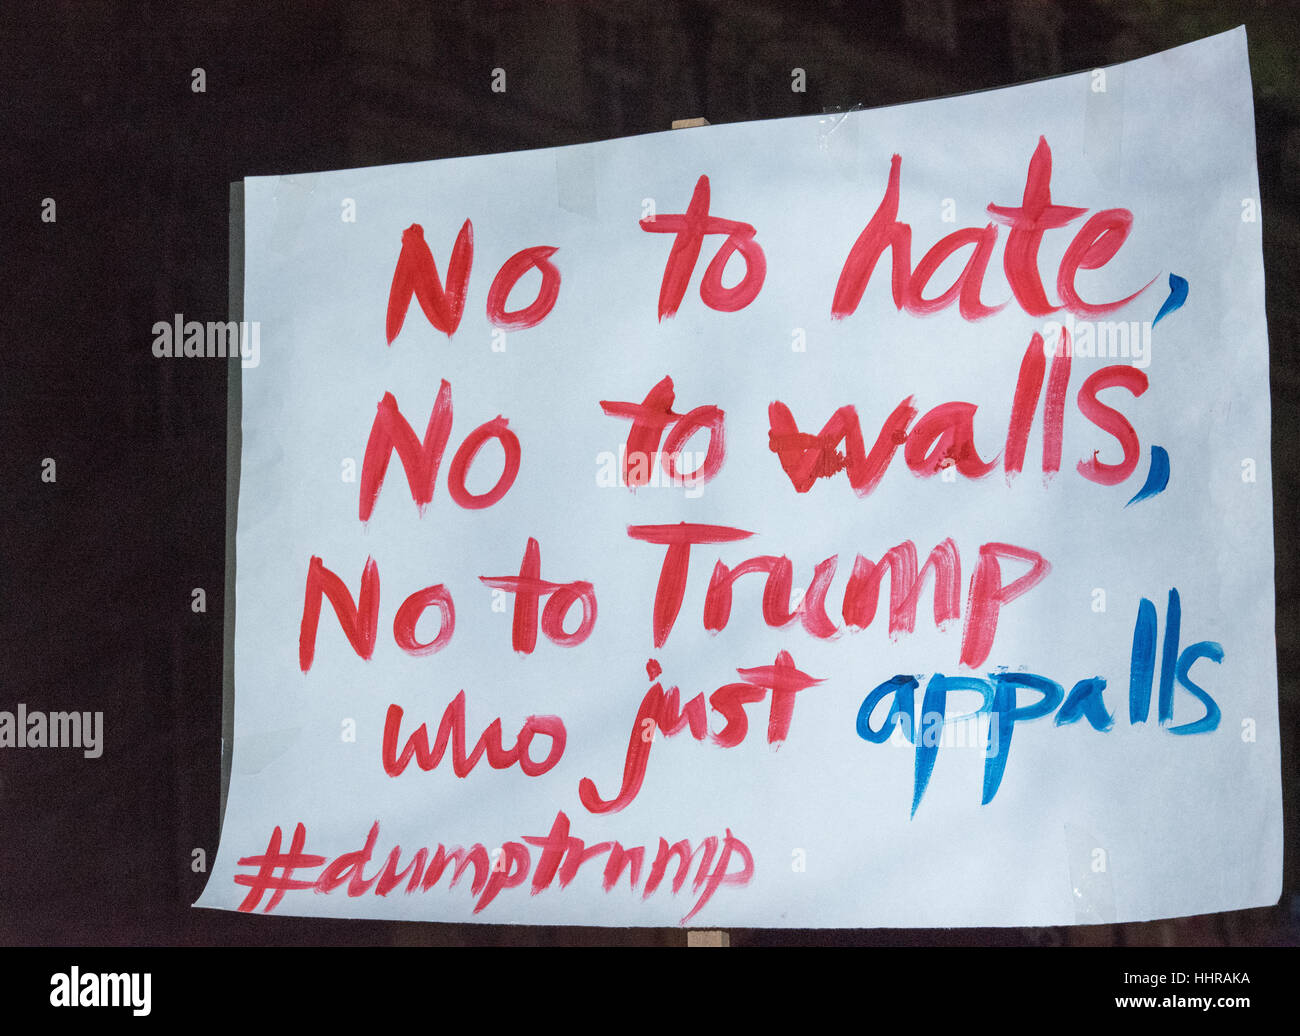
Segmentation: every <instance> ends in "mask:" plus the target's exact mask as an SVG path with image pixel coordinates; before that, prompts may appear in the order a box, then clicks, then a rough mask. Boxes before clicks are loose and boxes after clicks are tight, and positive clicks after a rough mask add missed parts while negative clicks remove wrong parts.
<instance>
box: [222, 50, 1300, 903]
mask: <svg viewBox="0 0 1300 1036" xmlns="http://www.w3.org/2000/svg"><path fill="white" fill-rule="evenodd" d="M1253 126H1254V123H1253V109H1252V102H1251V91H1250V82H1249V75H1248V69H1247V51H1246V37H1245V33H1244V30H1238V31H1235V32H1231V33H1227V34H1225V35H1222V36H1218V37H1214V38H1212V39H1208V40H1204V41H1202V42H1199V43H1195V44H1193V45H1190V46H1186V47H1182V48H1179V49H1177V50H1174V51H1170V52H1167V53H1164V54H1158V55H1156V56H1153V57H1149V58H1146V59H1143V60H1140V61H1134V62H1131V63H1128V64H1125V65H1121V66H1117V67H1112V68H1107V69H1099V70H1096V71H1093V72H1088V73H1080V74H1078V75H1071V76H1065V77H1062V78H1057V79H1052V80H1049V81H1045V82H1037V83H1032V84H1029V85H1025V86H1019V87H1014V88H1010V89H1005V90H998V91H993V92H988V93H979V94H972V95H967V96H961V97H954V98H949V99H945V100H937V101H931V102H927V103H921V104H911V105H903V106H899V107H893V108H887V109H883V110H879V111H865V112H852V113H847V114H836V115H827V116H824V117H812V118H798V119H786V120H780V121H771V122H757V123H745V124H738V125H727V126H716V127H709V128H700V129H691V130H684V131H677V132H665V133H659V134H653V135H650V136H644V137H636V138H632V139H625V140H613V141H608V142H604V143H598V144H589V145H582V146H578V147H568V148H557V149H548V150H538V151H526V152H520V153H514V154H505V155H490V156H482V157H472V158H457V159H450V160H444V161H435V162H426V163H418V164H413V165H401V166H390V167H381V168H369V169H354V170H343V171H338V172H327V173H318V174H313V175H295V176H283V177H259V178H252V179H249V180H247V181H246V182H245V192H246V193H245V201H246V231H245V234H246V241H245V281H244V291H245V299H244V302H245V316H246V318H247V319H248V320H249V321H253V322H256V327H257V330H258V334H259V342H260V349H259V352H258V354H257V362H256V365H253V364H252V363H248V362H247V361H246V364H245V369H244V370H243V371H242V375H243V388H242V392H243V452H242V465H241V477H240V486H239V506H238V552H237V595H236V602H235V607H236V634H235V688H236V699H235V701H236V705H235V736H234V742H233V746H232V748H233V776H232V779H231V783H230V789H229V801H228V806H227V810H226V815H225V818H224V827H223V831H222V838H221V846H220V851H219V854H218V857H217V859H216V861H215V864H214V868H213V872H212V875H211V879H210V881H209V883H208V886H207V889H206V890H205V892H204V894H203V897H202V899H201V900H200V902H199V904H198V905H199V906H204V907H219V908H225V909H240V910H248V911H255V912H259V913H279V914H297V915H314V916H331V917H369V918H389V919H423V920H435V921H481V922H495V923H527V924H548V925H549V924H584V925H593V924H595V925H676V924H690V925H704V926H709V927H725V926H797V927H867V926H916V927H923V926H952V925H1048V924H1050V925H1060V924H1074V923H1091V922H1102V921H1135V920H1143V919H1149V918H1155V917H1165V916H1177V915H1185V914H1195V913H1204V912H1210V911H1220V910H1231V909H1237V908H1244V907H1252V906H1258V905H1262V904H1268V903H1272V902H1275V901H1276V899H1277V898H1278V896H1279V894H1280V889H1281V860H1282V841H1281V838H1282V825H1281V791H1280V779H1279V771H1280V760H1279V735H1278V714H1277V678H1276V671H1275V648H1274V633H1273V629H1274V626H1273V623H1274V615H1273V578H1272V573H1273V537H1272V504H1271V496H1270V492H1271V490H1270V485H1271V472H1270V465H1269V447H1270V436H1269V384H1268V348H1267V332H1266V328H1265V322H1264V283H1263V267H1262V259H1261V246H1260V225H1261V224H1260V215H1259V209H1258V204H1259V195H1258V185H1257V177H1256V167H1255V144H1254V130H1253ZM476 746H477V747H476Z"/></svg>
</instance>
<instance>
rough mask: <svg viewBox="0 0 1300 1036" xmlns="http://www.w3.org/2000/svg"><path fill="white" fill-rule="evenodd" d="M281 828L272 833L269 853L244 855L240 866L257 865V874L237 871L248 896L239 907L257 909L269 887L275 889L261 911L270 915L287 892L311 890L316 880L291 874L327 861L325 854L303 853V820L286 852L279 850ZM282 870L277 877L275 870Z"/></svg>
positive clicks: (238, 881)
mask: <svg viewBox="0 0 1300 1036" xmlns="http://www.w3.org/2000/svg"><path fill="white" fill-rule="evenodd" d="M280 839H281V834H280V829H279V828H278V827H277V828H276V829H275V832H274V833H273V834H272V835H271V842H270V844H269V845H267V847H266V853H265V855H263V856H245V857H242V858H241V859H240V861H239V866H241V867H256V868H258V871H257V873H256V874H236V875H235V884H236V885H247V886H249V888H248V895H247V896H245V897H244V901H243V902H242V903H240V904H239V909H240V910H242V911H245V912H248V911H251V910H253V909H254V908H256V906H257V904H258V903H260V902H261V901H262V893H263V892H266V891H267V890H268V889H271V890H273V891H272V893H271V899H270V901H269V902H268V903H267V904H266V909H265V910H263V911H262V912H263V913H265V914H269V913H270V912H271V911H272V910H274V909H275V907H276V904H277V903H279V902H280V900H282V899H283V898H284V894H285V892H286V891H288V890H289V889H309V888H311V887H312V886H313V885H314V884H315V882H312V881H301V880H299V879H296V878H292V877H290V875H291V874H293V872H294V871H296V870H299V869H301V868H304V867H319V866H320V865H321V864H322V863H324V862H325V857H324V856H316V855H314V854H312V853H304V852H303V851H302V847H303V845H304V844H305V843H306V841H307V829H306V828H305V827H303V825H302V824H301V823H300V824H299V825H298V826H297V827H296V828H294V832H293V842H292V843H291V844H290V846H289V851H288V852H287V853H282V852H280ZM277 870H279V871H281V874H280V876H279V877H276V874H275V872H276V871H277Z"/></svg>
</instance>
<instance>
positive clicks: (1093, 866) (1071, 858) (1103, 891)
mask: <svg viewBox="0 0 1300 1036" xmlns="http://www.w3.org/2000/svg"><path fill="white" fill-rule="evenodd" d="M1064 835H1065V857H1066V862H1067V864H1068V870H1069V876H1070V901H1071V903H1072V904H1073V905H1074V923H1075V924H1114V923H1115V919H1116V914H1115V887H1114V881H1113V879H1112V877H1111V859H1110V849H1109V848H1108V847H1107V843H1106V841H1105V839H1102V838H1098V837H1097V836H1096V835H1095V834H1093V833H1092V832H1090V831H1088V830H1086V829H1085V828H1082V827H1079V826H1078V825H1076V824H1070V823H1066V824H1065V825H1064Z"/></svg>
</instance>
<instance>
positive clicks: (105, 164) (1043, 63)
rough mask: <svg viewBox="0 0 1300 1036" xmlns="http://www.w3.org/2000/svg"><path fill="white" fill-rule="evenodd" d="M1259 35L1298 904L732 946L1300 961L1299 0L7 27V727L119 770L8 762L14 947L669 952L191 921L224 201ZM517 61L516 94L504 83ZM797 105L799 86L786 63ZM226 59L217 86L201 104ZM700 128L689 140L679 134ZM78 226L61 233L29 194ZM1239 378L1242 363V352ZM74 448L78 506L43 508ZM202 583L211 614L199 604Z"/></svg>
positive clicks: (212, 734)
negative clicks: (1121, 952)
mask: <svg viewBox="0 0 1300 1036" xmlns="http://www.w3.org/2000/svg"><path fill="white" fill-rule="evenodd" d="M1243 23H1244V24H1245V25H1246V27H1247V31H1248V35H1249V42H1250V50H1251V61H1252V70H1253V75H1254V82H1255V101H1256V129H1257V134H1258V153H1259V168H1260V184H1261V192H1262V211H1263V219H1264V228H1263V229H1264V261H1265V269H1266V278H1267V292H1268V323H1269V328H1270V332H1271V333H1270V340H1271V350H1272V363H1271V382H1272V403H1273V436H1274V453H1273V472H1274V483H1273V487H1274V502H1275V509H1276V517H1275V530H1276V551H1277V553H1276V556H1277V567H1276V589H1277V631H1278V636H1277V643H1278V665H1279V680H1280V708H1281V720H1282V753H1283V761H1284V796H1285V809H1286V832H1287V835H1286V844H1287V847H1288V854H1287V858H1286V878H1285V891H1284V894H1283V897H1282V900H1281V902H1280V904H1279V905H1278V906H1276V907H1273V908H1266V909H1259V910H1252V911H1243V912H1239V913H1233V914H1220V915H1213V916H1208V917H1200V918H1185V919H1178V920H1174V921H1163V922H1152V923H1150V924H1135V925H1112V926H1098V927H1089V928H1055V929H963V930H954V931H897V930H866V931H862V930H854V931H836V932H798V931H781V930H768V931H764V930H733V931H732V932H731V933H730V936H731V942H732V945H741V944H750V945H755V944H793V943H815V944H862V945H873V944H950V945H987V944H1013V945H1014V944H1019V945H1024V944H1047V945H1054V944H1062V943H1065V944H1080V943H1084V944H1103V945H1136V944H1164V945H1171V944H1184V945H1239V944H1253V945H1279V944H1288V945H1294V944H1296V943H1297V941H1300V937H1298V936H1300V896H1298V895H1297V894H1298V893H1300V883H1298V882H1297V867H1296V860H1295V852H1294V850H1295V846H1296V845H1297V840H1296V820H1295V811H1296V801H1297V800H1296V792H1297V787H1296V766H1295V758H1296V755H1295V747H1296V746H1295V733H1296V721H1297V705H1298V704H1300V702H1298V699H1297V681H1296V677H1295V671H1296V670H1295V668H1294V667H1295V666H1296V665H1297V663H1298V662H1300V641H1298V640H1297V637H1296V634H1295V631H1296V617H1297V616H1296V607H1297V605H1296V601H1297V592H1296V591H1297V574H1296V571H1295V570H1294V568H1293V567H1292V566H1291V565H1290V564H1289V560H1290V559H1291V557H1292V556H1293V554H1294V552H1295V551H1296V549H1297V547H1298V546H1300V543H1298V540H1297V531H1298V530H1297V526H1296V514H1297V510H1296V507H1295V503H1296V490H1295V486H1296V483H1297V476H1298V475H1300V470H1298V467H1300V466H1298V464H1297V460H1296V458H1295V457H1294V456H1293V455H1292V454H1291V452H1290V450H1289V449H1288V446H1289V444H1291V443H1292V442H1294V441H1295V439H1296V400H1297V386H1298V384H1300V369H1298V368H1297V367H1296V363H1295V354H1294V346H1293V343H1294V341H1295V338H1296V330H1297V300H1298V299H1297V295H1298V293H1297V279H1298V278H1300V272H1298V270H1300V262H1297V260H1298V259H1300V248H1298V247H1297V245H1298V243H1300V200H1298V199H1300V105H1298V104H1297V101H1298V99H1300V89H1298V87H1297V81H1296V64H1297V60H1296V54H1297V51H1298V47H1297V44H1298V43H1300V38H1298V34H1297V26H1298V25H1300V19H1298V18H1297V12H1296V10H1295V8H1294V6H1293V5H1291V4H1287V3H1277V2H1273V3H1266V2H1262V0H1261V2H1255V3H1210V2H1201V0H1185V2H1175V0H1148V2H1141V3H1115V2H1104V0H1061V2H1048V0H1020V2H1008V3H985V2H981V0H925V2H917V3H908V4H905V3H902V2H893V3H891V2H881V3H869V2H865V3H849V2H830V3H822V4H807V5H797V6H796V5H784V4H777V3H767V2H761V0H759V2H752V3H746V4H727V3H719V2H707V0H694V2H692V0H663V2H658V3H595V2H572V3H554V4H536V3H535V4H519V3H509V4H507V3H490V2H479V3H454V2H452V3H441V4H437V3H435V4H425V3H414V2H407V3H395V4H387V5H368V6H360V5H358V6H355V7H345V6H343V5H336V4H319V3H318V4H306V5H301V6H295V7H291V6H287V5H286V6H280V5H275V4H270V3H257V4H247V5H238V6H232V5H228V4H205V5H203V6H202V7H195V8H193V9H190V10H180V9H177V7H176V6H175V5H173V4H170V3H149V2H141V3H127V2H122V3H116V4H92V3H74V2H66V0H65V2H46V3H41V4H16V3H12V2H9V3H6V4H5V6H4V7H3V9H0V112H3V115H4V120H3V137H2V143H0V171H2V172H3V178H2V180H0V186H2V187H3V192H2V193H3V197H2V198H0V207H2V211H3V212H4V224H3V225H4V237H3V243H2V244H0V250H3V253H4V266H3V270H4V278H3V284H4V293H3V299H4V305H3V306H0V385H3V390H0V413H3V434H4V444H5V448H4V450H3V463H4V464H5V465H6V467H7V468H8V472H7V479H6V482H5V491H4V493H3V495H0V514H2V515H3V523H2V524H0V530H2V534H3V544H4V549H3V554H2V555H0V557H2V559H3V560H2V562H0V564H2V568H0V620H2V625H0V629H2V630H3V631H4V633H3V638H4V639H3V649H2V650H0V708H4V709H9V710H12V709H13V708H14V707H15V706H16V704H17V703H18V702H25V703H26V704H27V705H28V706H29V708H32V709H43V710H56V709H80V710H92V711H93V710H102V711H103V712H104V714H105V718H104V729H105V734H104V738H105V744H106V746H107V747H106V750H105V753H104V755H103V757H102V758H100V759H97V760H87V759H83V758H82V757H81V755H80V753H78V752H74V751H66V752H21V751H17V750H15V751H9V752H4V753H0V944H4V945H50V944H54V945H59V944H105V945H126V944H136V945H151V944H343V943H347V944H394V943H395V944H406V943H410V944H458V945H459V944H497V943H525V944H528V943H533V944H545V945H559V944H583V943H588V944H590V943H627V944H643V943H649V944H660V945H676V944H681V943H683V942H684V941H685V935H684V933H683V932H680V931H674V930H663V929H649V930H637V929H598V928H510V927H505V926H492V925H488V926H478V925H469V926H462V925H433V924H387V923H380V922H371V921H346V922H344V921H321V920H307V919H298V918H288V917H270V918H266V917H258V916H254V917H248V916H242V915H236V914H229V913H221V912H216V911H206V910H194V909H191V907H190V906H189V904H190V903H192V902H193V901H194V900H195V898H196V897H197V896H198V894H199V892H200V890H201V888H202V886H203V884H204V882H205V880H206V877H207V875H206V874H201V873H197V874H196V873H194V872H193V871H192V870H191V867H190V862H191V852H192V850H193V849H194V848H196V847H201V848H203V849H205V850H206V852H207V854H208V859H209V862H210V861H211V859H212V858H213V856H214V854H215V851H216V848H217V836H218V827H219V817H218V805H217V804H218V795H219V744H220V733H221V679H222V677H221V667H222V610H223V604H222V587H223V584H224V570H225V557H224V549H225V548H224V543H225V512H226V506H225V463H226V439H225V420H226V378H227V374H228V372H227V369H226V365H225V364H223V363H221V362H216V361H207V362H190V363H171V362H164V361H159V360H156V359H155V358H154V357H153V356H152V354H151V351H150V346H151V343H152V332H151V330H150V329H151V327H152V325H153V323H154V322H155V321H156V320H170V319H171V315H172V314H173V313H178V312H179V313H184V314H186V315H187V316H193V317H194V318H196V319H201V320H209V319H224V317H225V314H226V312H227V259H228V256H227V229H228V228H227V221H228V217H229V185H230V183H231V182H232V181H236V180H240V179H242V178H243V177H245V176H250V175H262V174H279V173H292V172H307V171H316V170H325V169H338V168H345V167H352V166H363V165H375V164H382V163H392V162H407V161H416V160H424V159H430V158H444V157H452V156H457V155H468V154H477V153H487V152H498V151H508V150H514V149H520V148H534V147H544V146H551V145H560V144H573V143H580V142H586V141H595V140H604V139H608V138H611V137H617V136H624V135H630V134H636V133H644V132H651V131H657V130H663V129H667V128H668V127H669V125H670V123H671V122H672V120H673V119H677V118H687V117H693V116H704V117H707V118H708V119H709V120H710V121H711V122H713V123H715V124H717V123H723V122H731V121H739V120H748V119H766V118H774V117H779V116H789V115H807V114H820V113H823V112H826V111H841V110H845V109H849V108H854V107H873V106H877V105H882V104H894V103H899V102H905V101H913V100H921V99H925V98H930V97H936V96H942V95H945V94H952V93H958V92H963V91H967V90H978V89H987V88H990V87H998V86H1005V85H1010V84H1014V83H1019V82H1023V81H1025V80H1029V79H1034V78H1038V77H1041V76H1049V75H1055V74H1058V73H1064V72H1075V71H1081V70H1085V69H1089V68H1093V67H1096V66H1100V65H1108V64H1113V63H1115V62H1119V61H1124V60H1128V59H1131V58H1135V57H1140V56H1143V55H1146V54H1149V53H1152V52H1155V51H1158V50H1161V49H1164V48H1167V47H1171V46H1175V45H1178V44H1181V43H1185V42H1189V41H1191V40H1193V39H1196V38H1199V37H1201V36H1205V35H1209V34H1211V33H1215V32H1219V31H1222V30H1226V29H1230V28H1232V27H1234V26H1236V25H1239V24H1243ZM495 67H501V68H504V69H506V71H507V76H508V90H507V92H506V93H504V94H494V93H492V92H491V90H490V78H491V70H492V69H493V68H495ZM795 67H801V68H803V69H805V70H806V72H807V91H806V92H805V93H794V92H792V91H791V88H790V84H791V78H790V74H791V69H792V68H795ZM194 68H203V69H204V70H205V73H206V92H204V93H194V92H192V90H191V70H192V69H194ZM684 132H689V131H684ZM46 197H52V198H54V199H55V200H56V204H57V216H58V219H57V222H56V223H53V224H49V223H43V222H42V221H41V219H40V212H41V204H42V199H44V198H46ZM1225 362H1231V355H1230V354H1229V355H1227V356H1226V357H1225ZM45 457H52V458H54V459H55V461H56V463H57V476H58V478H57V482H56V483H54V484H46V483H43V482H42V481H41V479H40V471H41V463H42V459H43V458H45ZM194 587H204V588H205V589H206V592H207V601H208V609H207V612H206V613H205V614H194V613H193V612H192V611H191V610H190V592H191V589H192V588H194Z"/></svg>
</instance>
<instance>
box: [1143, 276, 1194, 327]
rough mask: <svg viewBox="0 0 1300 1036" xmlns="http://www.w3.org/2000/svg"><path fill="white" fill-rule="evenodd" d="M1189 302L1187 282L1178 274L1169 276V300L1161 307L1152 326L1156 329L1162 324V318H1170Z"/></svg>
mask: <svg viewBox="0 0 1300 1036" xmlns="http://www.w3.org/2000/svg"><path fill="white" fill-rule="evenodd" d="M1186 301H1187V281H1186V280H1184V279H1183V278H1182V277H1179V276H1178V274H1176V273H1171V274H1170V275H1169V298H1167V299H1165V301H1164V305H1162V306H1161V307H1160V312H1159V313H1157V314H1156V318H1155V320H1153V321H1151V326H1152V327H1155V326H1156V324H1158V323H1160V318H1161V317H1164V316H1168V315H1169V314H1170V313H1172V312H1173V311H1174V310H1176V309H1180V308H1182V305H1183V303H1184V302H1186Z"/></svg>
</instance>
